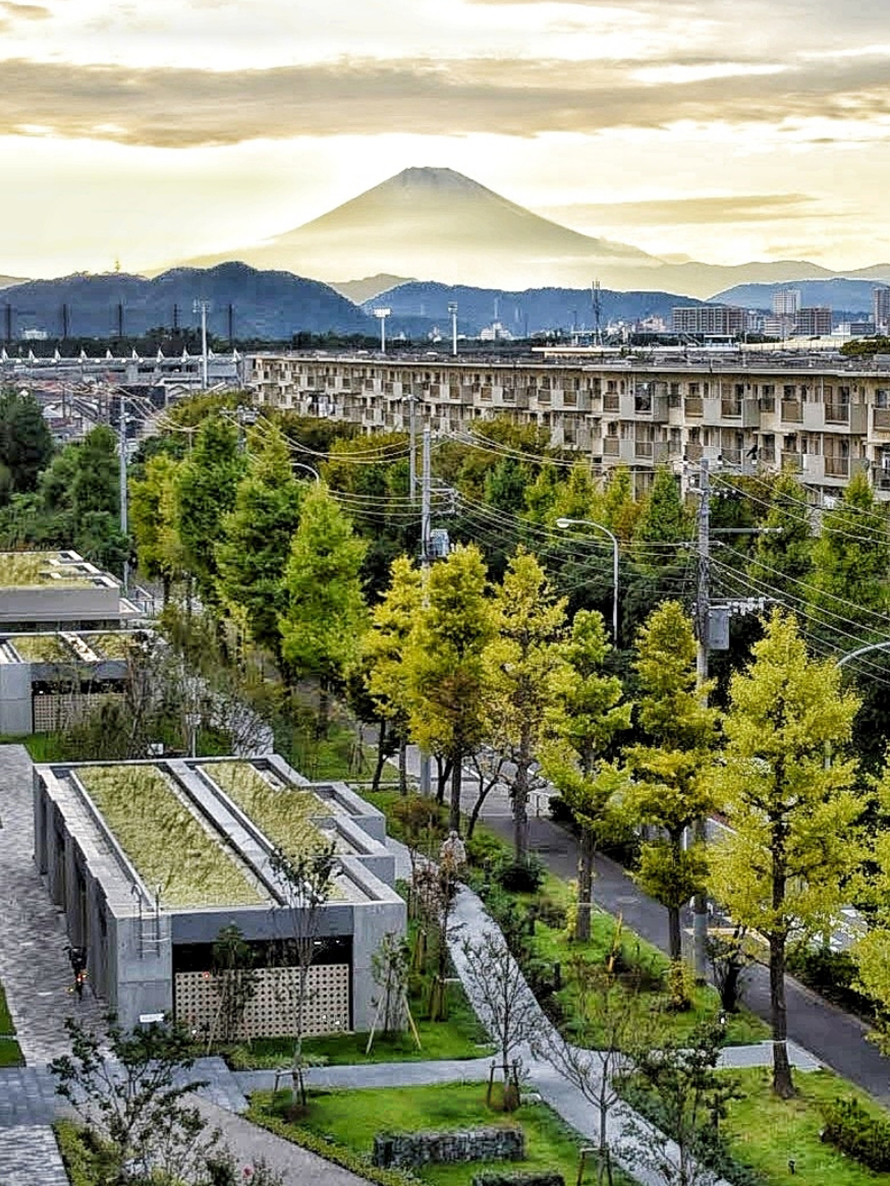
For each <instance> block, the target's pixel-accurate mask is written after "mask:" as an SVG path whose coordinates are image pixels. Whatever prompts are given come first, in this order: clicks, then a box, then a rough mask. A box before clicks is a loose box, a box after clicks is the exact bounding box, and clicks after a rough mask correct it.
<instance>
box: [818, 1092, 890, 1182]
mask: <svg viewBox="0 0 890 1186" xmlns="http://www.w3.org/2000/svg"><path fill="white" fill-rule="evenodd" d="M822 1115H823V1117H824V1119H825V1128H824V1129H823V1132H822V1140H823V1141H827V1142H828V1143H829V1144H831V1145H834V1146H835V1148H837V1149H840V1150H841V1152H842V1153H846V1154H847V1156H848V1157H852V1158H853V1159H854V1160H856V1161H858V1162H860V1164H862V1165H865V1166H868V1168H869V1169H872V1170H874V1171H875V1172H876V1173H879V1174H882V1173H886V1172H887V1171H888V1170H890V1120H887V1119H885V1118H884V1117H881V1116H874V1115H872V1114H871V1112H867V1111H866V1109H865V1108H864V1107H863V1106H862V1104H860V1102H859V1101H858V1100H856V1099H848V1100H842V1099H837V1100H835V1101H834V1103H831V1104H826V1105H824V1107H823V1109H822Z"/></svg>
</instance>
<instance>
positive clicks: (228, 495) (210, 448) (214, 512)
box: [175, 414, 245, 610]
mask: <svg viewBox="0 0 890 1186" xmlns="http://www.w3.org/2000/svg"><path fill="white" fill-rule="evenodd" d="M244 468H245V460H244V457H243V455H242V454H241V453H240V451H239V449H238V427H237V425H236V424H233V423H232V421H231V420H228V419H226V418H225V417H223V416H222V415H219V414H214V415H211V416H210V417H208V419H206V420H204V421H203V423H202V424H201V426H200V428H199V429H198V432H197V434H196V435H195V444H194V448H193V449H192V451H191V452H190V453H189V455H188V456H187V457H186V459H185V461H183V462H181V464H180V465H179V466H178V468H177V470H176V478H177V482H176V520H175V522H176V534H177V536H178V537H179V548H178V549H177V550H181V554H182V557H183V561H184V566H185V568H186V569H187V571H188V572H189V573H191V575H192V576H193V577H194V579H195V581H196V583H197V586H198V592H199V594H200V596H201V601H202V603H203V604H204V605H205V606H206V607H207V608H208V609H211V610H214V609H215V608H216V607H217V606H218V605H219V586H218V575H219V572H218V568H217V564H216V544H217V543H218V541H219V540H220V538H221V536H222V522H223V519H224V517H225V516H226V514H227V513H228V512H229V511H231V510H232V509H233V508H234V505H235V492H236V490H237V488H238V482H239V480H240V478H241V476H242V474H243V472H244Z"/></svg>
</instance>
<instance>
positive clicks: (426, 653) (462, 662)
mask: <svg viewBox="0 0 890 1186" xmlns="http://www.w3.org/2000/svg"><path fill="white" fill-rule="evenodd" d="M487 593H488V582H487V579H486V570H485V564H484V563H483V560H482V556H481V554H480V552H479V549H478V548H476V547H475V546H474V545H469V546H463V545H459V546H458V547H456V548H454V549H453V550H452V552H451V554H450V555H449V556H448V558H447V559H445V560H441V561H439V562H438V563H436V564H434V565H433V567H432V569H431V570H430V573H429V576H428V578H427V585H426V603H425V604H424V605H423V606H422V608H421V609H420V612H419V613H418V614H417V618H416V621H415V625H414V628H413V629H412V631H411V635H410V637H409V639H408V645H407V648H406V663H407V664H408V671H409V677H408V678H409V681H410V694H409V695H410V729H411V734H412V736H413V737H414V739H415V741H417V742H418V744H420V745H422V746H424V747H425V748H426V749H428V750H429V751H430V752H431V753H440V754H444V755H446V756H447V758H448V760H449V761H450V763H451V780H452V782H451V810H450V820H449V823H450V827H451V828H453V829H454V830H455V831H459V830H460V792H461V784H462V778H463V762H464V759H465V758H466V756H467V755H468V754H471V753H472V752H473V751H474V749H475V748H476V747H477V746H478V745H479V743H480V741H481V740H482V733H483V727H484V715H483V707H484V700H485V696H486V693H487V688H488V666H487V664H486V662H485V649H486V647H487V646H488V644H489V642H491V640H492V638H493V637H494V632H495V622H494V615H493V612H492V606H491V602H490V601H489V598H488V596H487Z"/></svg>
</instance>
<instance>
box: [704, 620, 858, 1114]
mask: <svg viewBox="0 0 890 1186" xmlns="http://www.w3.org/2000/svg"><path fill="white" fill-rule="evenodd" d="M856 708H857V700H856V698H855V696H853V695H852V694H850V693H849V692H842V691H841V688H840V673H839V672H838V670H837V668H836V667H835V666H834V665H833V664H831V663H818V662H815V661H814V660H812V659H810V658H809V657H808V656H807V653H806V648H805V646H804V643H803V641H802V639H801V638H800V637H799V634H798V630H797V624H796V622H795V619H794V618H793V617H791V616H790V615H786V614H783V613H781V612H780V611H778V610H776V611H775V612H774V613H773V615H772V617H771V618H770V619H769V622H768V623H767V626H766V633H765V635H764V637H763V638H762V639H761V640H760V641H759V642H757V643H756V644H755V645H754V648H753V662H752V663H751V665H750V667H749V668H748V669H747V671H745V672H742V673H738V674H736V675H735V676H733V679H732V681H731V683H730V706H729V711H728V713H727V715H726V718H725V722H724V732H725V734H726V747H725V749H724V752H723V765H722V766H719V767H715V768H714V771H713V773H712V784H713V787H714V790H715V793H716V797H717V800H718V802H719V803H720V804H721V807H722V810H723V811H724V812H725V814H726V817H727V822H728V824H729V828H730V829H731V830H730V831H729V832H727V833H726V834H725V836H724V838H723V839H722V840H721V842H720V843H719V844H717V845H715V846H714V848H713V854H712V858H711V867H712V878H713V889H714V892H715V894H716V896H717V898H718V899H719V900H720V901H721V902H722V903H724V904H725V906H726V907H727V909H728V911H729V913H730V914H731V916H732V917H733V919H734V920H735V921H736V923H738V924H740V925H741V926H746V927H749V928H751V929H756V930H757V931H758V932H759V933H760V934H761V935H763V937H764V938H765V939H766V940H767V942H768V944H769V971H770V1009H771V1015H772V1030H773V1089H774V1091H775V1092H776V1094H777V1095H779V1096H781V1097H783V1098H785V1097H788V1096H790V1095H792V1094H793V1090H794V1089H793V1083H792V1079H791V1068H790V1065H789V1063H788V1052H787V1047H786V1031H787V1023H786V1011H785V952H786V946H787V943H788V942H789V939H791V938H792V937H797V936H799V937H803V938H806V937H808V936H810V935H813V934H821V933H823V932H826V931H827V930H829V929H830V928H831V926H832V923H833V921H834V920H835V918H836V917H837V915H838V911H839V909H840V907H841V905H842V904H843V902H844V896H845V883H846V880H847V879H848V878H849V877H850V875H851V874H852V873H853V872H854V870H855V869H856V868H857V866H858V864H859V862H860V860H861V856H862V847H861V843H860V834H859V828H858V824H859V819H860V816H861V814H862V811H863V806H864V804H863V799H862V797H861V796H860V795H859V794H858V793H857V792H856V791H855V790H854V789H853V785H854V781H855V777H856V763H855V762H854V761H852V760H850V759H848V758H845V757H844V756H843V751H844V746H845V745H846V744H847V743H848V742H849V740H850V731H851V726H852V721H853V717H854V715H855V713H856ZM827 747H831V752H832V755H833V756H832V760H831V761H830V762H828V761H826V749H827Z"/></svg>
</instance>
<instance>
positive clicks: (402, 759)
mask: <svg viewBox="0 0 890 1186" xmlns="http://www.w3.org/2000/svg"><path fill="white" fill-rule="evenodd" d="M399 794H400V795H407V794H408V741H407V739H406V737H405V736H404V734H402V735H401V736H400V737H399Z"/></svg>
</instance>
